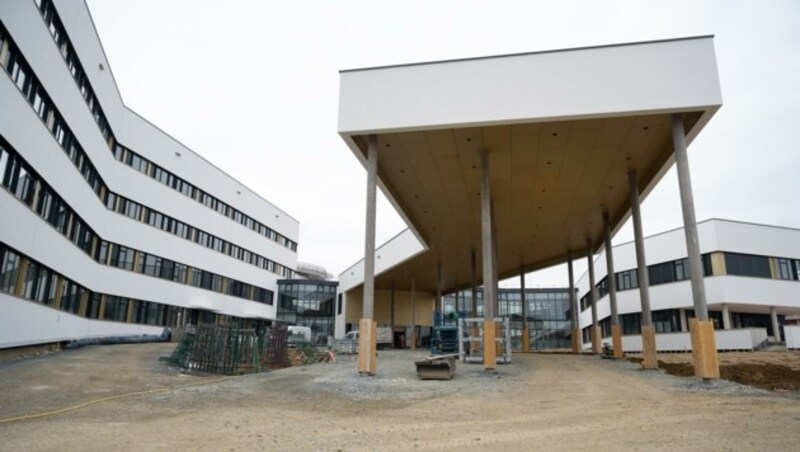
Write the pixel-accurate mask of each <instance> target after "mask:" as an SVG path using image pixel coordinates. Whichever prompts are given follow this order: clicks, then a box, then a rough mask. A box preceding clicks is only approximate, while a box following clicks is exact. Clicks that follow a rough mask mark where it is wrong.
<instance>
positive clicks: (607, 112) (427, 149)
mask: <svg viewBox="0 0 800 452" xmlns="http://www.w3.org/2000/svg"><path fill="white" fill-rule="evenodd" d="M375 69H380V70H375ZM340 77H341V83H340V107H339V134H340V135H341V136H342V138H343V140H344V141H345V143H347V145H348V146H349V147H350V149H351V151H352V152H353V153H354V155H355V156H356V157H357V158H358V159H359V160H360V161H361V162H362V164H363V163H365V161H366V158H365V151H366V145H367V136H368V135H370V134H375V135H377V138H378V183H379V186H380V188H381V190H382V191H383V192H384V194H386V196H387V197H388V198H389V200H390V202H392V204H393V205H394V206H395V208H397V210H398V212H399V213H400V215H401V216H402V217H403V218H404V219H405V220H406V222H407V223H408V225H409V227H410V228H411V229H412V231H413V232H414V234H415V235H416V236H417V237H418V238H419V239H420V240H421V241H422V243H423V244H424V247H425V251H423V252H422V253H420V254H418V255H416V256H414V257H412V258H411V259H408V260H405V261H403V262H402V263H401V264H399V265H397V266H395V267H393V268H390V269H387V270H384V271H383V272H381V273H380V274H379V275H378V276H377V277H376V287H378V288H388V287H391V286H394V287H398V288H403V287H406V286H408V285H409V284H410V280H411V278H412V277H414V278H415V279H416V283H417V287H418V288H420V290H433V289H434V288H435V287H436V274H437V271H436V268H437V267H438V266H440V265H441V267H442V277H443V286H444V289H445V290H452V289H458V288H461V287H466V286H468V285H469V284H470V281H471V265H470V253H471V251H473V250H475V251H476V253H477V259H478V279H479V283H480V279H481V278H480V276H481V275H482V272H481V270H480V269H481V255H480V254H481V242H480V237H481V230H480V224H481V223H480V196H479V194H480V173H481V172H480V153H481V151H486V152H487V153H488V156H489V167H490V177H491V186H492V187H491V192H492V197H493V203H494V216H495V225H496V230H497V270H498V273H499V278H500V279H503V278H506V277H509V276H513V275H516V274H518V273H519V271H520V268H521V267H522V266H524V268H525V269H526V271H533V270H536V269H540V268H545V267H549V266H551V265H554V264H558V263H561V262H564V261H565V260H566V258H567V252H568V250H572V251H573V257H580V256H585V255H586V254H587V252H588V251H589V250H587V245H586V240H587V237H588V238H589V242H590V248H591V251H592V252H593V251H595V250H596V249H598V248H599V247H601V246H602V239H603V238H602V212H603V211H605V210H607V211H608V212H609V215H610V218H611V223H612V228H613V229H614V230H616V229H617V228H619V227H620V226H621V225H622V224H623V223H624V221H625V220H626V219H627V218H628V216H629V215H630V199H629V191H628V181H627V174H628V172H629V171H631V170H635V171H636V172H637V175H638V185H639V189H640V191H641V192H642V197H645V196H646V195H647V193H649V191H650V190H652V188H653V187H654V186H655V185H656V184H657V183H658V181H659V180H660V179H661V177H662V176H663V175H664V173H665V172H666V171H667V169H669V167H671V166H672V164H673V162H674V159H673V153H672V135H671V134H672V132H671V126H670V115H671V114H672V113H681V114H683V118H684V127H685V130H686V133H687V140H688V142H691V141H692V140H693V139H694V137H696V136H697V134H698V133H699V132H700V130H702V128H703V127H704V126H705V124H706V123H707V122H708V121H709V120H710V118H711V117H712V116H713V115H714V113H715V112H716V111H717V110H718V109H719V108H720V106H721V105H722V96H721V93H720V88H719V80H718V75H717V67H716V59H715V56H714V48H713V38H712V37H710V36H703V37H692V38H683V39H673V40H663V41H649V42H643V43H632V44H619V45H610V46H599V47H584V48H579V49H568V50H562V51H545V52H532V53H523V54H514V55H503V56H499V57H483V58H474V59H462V60H450V61H443V62H435V63H425V64H411V65H399V66H384V67H381V68H371V69H362V70H350V71H343V72H341V75H340ZM676 196H677V194H676Z"/></svg>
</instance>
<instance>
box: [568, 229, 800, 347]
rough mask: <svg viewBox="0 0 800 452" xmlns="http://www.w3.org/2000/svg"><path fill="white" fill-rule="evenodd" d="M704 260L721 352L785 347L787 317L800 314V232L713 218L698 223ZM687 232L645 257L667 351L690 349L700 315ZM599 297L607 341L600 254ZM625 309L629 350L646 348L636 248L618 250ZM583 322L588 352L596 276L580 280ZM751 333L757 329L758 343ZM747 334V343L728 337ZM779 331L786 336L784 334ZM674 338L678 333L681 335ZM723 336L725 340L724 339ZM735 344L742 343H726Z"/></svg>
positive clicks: (660, 343) (648, 248) (648, 245)
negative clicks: (693, 322)
mask: <svg viewBox="0 0 800 452" xmlns="http://www.w3.org/2000/svg"><path fill="white" fill-rule="evenodd" d="M697 228H698V234H699V244H700V252H701V257H702V260H703V270H704V278H703V279H704V284H705V293H706V299H707V302H708V309H709V318H710V319H711V320H713V321H714V328H715V330H717V347H718V348H719V349H723V350H724V349H728V348H730V347H735V348H737V349H738V348H751V347H754V346H757V345H759V343H760V342H763V340H766V339H771V340H774V341H781V340H782V339H783V336H782V334H781V332H782V330H783V325H785V324H786V317H787V316H789V317H791V316H797V315H798V314H800V230H798V229H792V228H786V227H781V226H769V225H761V224H753V223H744V222H739V221H731V220H721V219H711V220H706V221H703V222H700V223H698V224H697ZM685 240H686V238H685V235H684V231H683V229H675V230H671V231H667V232H663V233H661V234H656V235H653V236H650V237H647V238H645V240H644V246H645V256H646V259H647V276H648V280H649V296H650V305H651V309H652V320H653V326H654V327H655V329H656V333H658V336H657V341H656V346H657V347H658V349H659V350H675V349H676V348H677V349H679V350H680V349H682V347H684V346H688V334H683V335H681V333H687V332H688V331H689V328H688V320H689V319H691V318H692V317H694V307H693V305H692V296H691V286H690V281H689V278H690V276H689V269H688V263H687V260H686V242H685ZM593 258H594V261H595V263H594V266H595V269H596V278H597V279H596V283H595V286H596V287H597V289H598V290H597V292H598V295H599V299H598V302H597V313H598V314H597V317H598V320H599V325H600V327H601V330H602V336H603V337H604V338H608V337H609V336H611V320H610V316H611V308H610V301H609V299H610V297H609V295H608V284H607V281H608V272H607V270H606V258H605V251H603V252H601V253H600V254H598V255H597V256H594V257H593ZM613 258H614V267H615V268H614V270H615V271H614V273H615V278H616V280H615V281H616V287H617V306H618V311H619V319H620V324H621V327H622V334H623V338H625V337H626V336H629V337H631V338H632V339H633V338H635V339H636V340H632V341H625V340H623V346H625V348H626V350H629V351H636V350H637V349H640V347H641V343H640V339H638V338H639V336H638V335H639V334H640V322H641V312H642V307H641V301H640V295H639V290H638V288H639V278H638V275H637V270H636V269H637V267H636V250H635V246H634V243H633V242H629V243H624V244H621V245H618V246H615V247H613ZM577 287H578V291H579V294H580V314H579V322H580V327H581V329H582V333H583V342H584V346H585V347H587V346H588V344H589V342H590V336H589V328H590V327H591V325H592V315H591V304H590V303H591V296H590V295H589V287H590V286H589V275H588V274H584V275H583V276H582V277H581V278H580V279H579V281H578V282H577ZM744 329H757V330H760V332H761V334H757V333H754V334H752V335H751V336H752V338H751V339H750V341H751V342H749V343H748V340H747V338H750V337H751V336H748V334H747V333H746V332H744V331H743V330H744ZM728 330H731V331H730V332H733V330H739V331H740V332H741V333H742V336H743V337H744V339H745V342H744V346H743V345H742V342H741V341H738V340H733V338H731V340H730V341H729V340H728V339H727V336H728V335H729V334H728ZM776 331H777V333H778V335H777V336H776ZM673 333H674V334H673ZM720 334H722V335H723V336H721V335H720ZM662 338H663V340H658V339H662ZM728 343H731V344H738V345H726V344H728Z"/></svg>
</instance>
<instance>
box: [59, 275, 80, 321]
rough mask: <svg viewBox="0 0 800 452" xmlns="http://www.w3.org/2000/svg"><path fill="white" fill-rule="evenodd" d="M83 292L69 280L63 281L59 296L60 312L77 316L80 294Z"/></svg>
mask: <svg viewBox="0 0 800 452" xmlns="http://www.w3.org/2000/svg"><path fill="white" fill-rule="evenodd" d="M83 291H84V289H83V287H81V286H79V285H77V284H75V283H74V282H72V281H70V280H65V281H64V289H63V292H62V294H61V310H62V311H67V312H71V313H73V314H77V313H78V310H79V309H80V306H81V294H82V293H83Z"/></svg>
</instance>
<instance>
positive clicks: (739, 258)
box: [725, 253, 772, 278]
mask: <svg viewBox="0 0 800 452" xmlns="http://www.w3.org/2000/svg"><path fill="white" fill-rule="evenodd" d="M725 268H726V270H727V273H728V274H729V275H739V276H756V277H760V278H771V277H772V272H771V271H770V269H769V258H768V257H765V256H753V255H750V254H738V253H725Z"/></svg>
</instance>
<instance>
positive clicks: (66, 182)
mask: <svg viewBox="0 0 800 452" xmlns="http://www.w3.org/2000/svg"><path fill="white" fill-rule="evenodd" d="M0 68H1V69H2V71H0V72H2V75H0V105H3V107H2V108H0V178H2V181H1V182H2V189H0V211H1V212H2V215H0V348H8V347H18V346H26V345H33V344H41V343H52V342H59V341H65V340H73V339H81V338H88V337H95V336H108V335H128V334H141V333H160V331H161V330H162V329H163V327H164V326H175V325H182V324H186V323H188V322H192V323H211V322H216V323H222V322H225V321H228V320H237V321H238V320H239V319H248V320H251V321H252V320H272V319H275V317H276V309H275V298H276V296H275V293H276V288H277V280H278V279H281V278H290V277H292V276H293V269H294V268H295V267H296V264H297V241H298V232H299V223H298V221H297V220H295V219H294V218H292V217H291V216H290V215H288V214H287V213H285V212H284V211H283V210H281V209H279V208H278V207H276V206H274V205H273V204H271V203H269V202H268V201H266V200H264V199H263V198H261V197H260V196H259V195H258V194H256V193H254V192H253V191H251V190H249V189H248V188H247V187H245V186H243V185H242V184H240V183H239V182H237V181H236V180H234V179H233V178H231V177H230V176H228V175H227V174H225V173H224V172H223V171H221V170H219V169H218V168H216V167H215V166H214V165H213V164H211V163H209V162H208V161H206V160H204V159H203V158H202V157H200V156H199V155H197V154H195V153H194V152H192V151H191V150H190V149H188V148H186V147H185V146H183V145H182V144H181V143H179V142H177V141H176V140H175V139H173V138H172V137H170V136H169V135H167V134H166V133H164V132H163V131H161V130H160V129H158V128H157V127H155V126H154V125H153V124H151V123H149V122H148V121H147V120H145V119H143V118H142V117H140V116H138V115H137V114H136V113H134V112H133V111H131V110H129V109H128V108H126V107H125V105H124V104H123V103H122V99H121V97H120V93H119V91H118V89H117V86H116V84H115V81H114V79H113V76H112V74H111V72H110V70H109V65H108V61H107V60H106V58H105V54H104V51H103V48H102V46H101V43H100V41H99V38H98V36H97V32H96V30H95V28H94V25H93V23H92V19H91V16H90V14H89V11H88V8H87V6H86V4H85V3H84V2H75V1H60V0H35V1H34V0H11V1H4V2H0Z"/></svg>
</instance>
